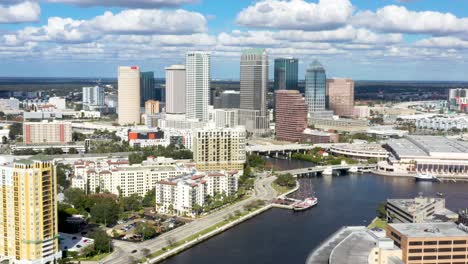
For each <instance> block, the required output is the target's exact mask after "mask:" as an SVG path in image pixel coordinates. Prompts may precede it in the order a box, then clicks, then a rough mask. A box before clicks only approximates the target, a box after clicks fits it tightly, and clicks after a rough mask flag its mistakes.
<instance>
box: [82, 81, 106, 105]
mask: <svg viewBox="0 0 468 264" xmlns="http://www.w3.org/2000/svg"><path fill="white" fill-rule="evenodd" d="M104 100H105V96H104V87H102V86H94V87H83V108H84V109H85V110H95V109H101V108H103V107H105V102H104Z"/></svg>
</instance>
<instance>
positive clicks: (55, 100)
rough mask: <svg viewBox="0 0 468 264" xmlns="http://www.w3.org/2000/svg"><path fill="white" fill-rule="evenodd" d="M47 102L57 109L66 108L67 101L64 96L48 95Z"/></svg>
mask: <svg viewBox="0 0 468 264" xmlns="http://www.w3.org/2000/svg"><path fill="white" fill-rule="evenodd" d="M49 104H51V105H53V106H55V108H56V109H58V110H64V109H67V101H66V100H65V98H61V97H50V98H49Z"/></svg>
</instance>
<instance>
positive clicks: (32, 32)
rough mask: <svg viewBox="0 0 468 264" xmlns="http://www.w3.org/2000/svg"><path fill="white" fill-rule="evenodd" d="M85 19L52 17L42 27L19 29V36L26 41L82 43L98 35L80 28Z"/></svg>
mask: <svg viewBox="0 0 468 264" xmlns="http://www.w3.org/2000/svg"><path fill="white" fill-rule="evenodd" d="M84 23H85V21H84V20H73V19H71V18H60V17H51V18H49V19H48V21H47V25H44V26H42V27H25V28H24V29H22V30H20V31H18V33H17V36H18V38H19V39H21V40H24V41H49V42H58V43H62V42H68V43H80V42H88V41H91V40H93V39H96V38H97V36H95V35H93V34H90V32H86V31H83V30H81V29H80V27H81V26H82V25H83V24H84Z"/></svg>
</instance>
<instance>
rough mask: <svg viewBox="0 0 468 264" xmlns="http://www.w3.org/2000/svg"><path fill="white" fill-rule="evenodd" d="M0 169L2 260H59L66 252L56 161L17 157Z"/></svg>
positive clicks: (31, 262)
mask: <svg viewBox="0 0 468 264" xmlns="http://www.w3.org/2000/svg"><path fill="white" fill-rule="evenodd" d="M0 173H1V175H2V177H1V178H0V188H1V192H0V197H1V202H0V210H1V212H2V214H1V218H2V219H1V224H0V234H2V236H1V239H0V261H2V263H3V261H4V260H8V261H9V263H18V264H19V263H21V264H36V263H56V260H58V259H60V258H61V255H62V254H61V252H60V251H59V246H58V225H57V200H56V195H57V185H56V177H55V175H54V174H53V172H52V161H43V160H16V161H15V162H13V163H6V164H2V165H1V166H0Z"/></svg>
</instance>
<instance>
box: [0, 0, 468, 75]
mask: <svg viewBox="0 0 468 264" xmlns="http://www.w3.org/2000/svg"><path fill="white" fill-rule="evenodd" d="M3 2H5V1H3ZM119 3H120V4H119ZM122 3H123V2H122V1H105V3H103V2H102V1H93V0H86V1H79V0H42V1H22V0H15V1H6V3H4V4H0V44H1V46H2V48H1V49H0V58H1V59H2V60H3V61H4V63H3V64H2V65H3V67H0V76H5V77H8V76H12V77H25V76H29V77H114V78H115V77H116V75H117V72H116V70H115V69H116V68H117V66H118V65H139V66H140V67H141V68H142V69H145V71H154V72H155V76H156V77H163V76H164V67H166V66H168V65H172V64H181V63H183V61H184V55H185V53H186V52H187V51H189V50H203V51H210V52H211V53H212V69H213V72H212V78H213V79H236V80H237V79H239V66H238V65H239V59H240V54H241V51H242V50H244V49H248V48H266V49H267V52H268V53H269V54H270V56H269V59H270V62H269V63H270V65H273V60H274V59H275V58H278V57H290V56H292V57H297V58H298V59H299V79H300V80H303V79H304V75H305V70H306V67H307V65H309V64H310V63H311V62H312V61H313V60H314V59H318V60H319V61H320V62H321V63H322V64H323V65H324V67H325V68H326V69H327V70H328V72H329V74H328V75H329V76H330V77H347V78H352V79H355V80H447V81H451V80H453V81H463V80H468V77H467V76H466V74H465V73H464V72H465V69H466V68H467V67H468V62H467V61H466V58H467V57H468V56H467V55H468V53H467V51H466V50H467V49H466V48H467V47H468V41H467V40H466V37H465V36H466V32H467V31H468V18H467V17H468V11H467V10H468V3H466V2H464V1H450V3H449V4H447V3H446V2H444V3H441V1H436V0H428V1H398V0H395V1H393V0H387V1H372V2H369V1H364V0H353V1H349V0H320V1H318V0H313V1H302V0H294V1H276V0H264V1H236V2H231V3H230V4H229V5H223V3H219V2H218V1H212V0H199V1H194V0H179V1H167V0H157V1H156V0H138V1H128V3H130V4H122ZM99 5H104V6H99ZM337 7H338V8H337ZM304 14H307V16H305V17H304ZM323 14H327V15H326V16H324V15H323ZM137 18H138V19H137ZM272 18H275V19H272ZM104 21H105V23H104ZM121 21H125V22H121ZM187 21H190V23H188V22H187ZM375 21H377V23H375ZM394 65H398V67H394ZM446 69H450V71H447V70H446ZM269 79H270V80H272V79H273V67H270V70H269Z"/></svg>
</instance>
